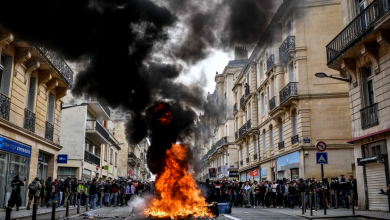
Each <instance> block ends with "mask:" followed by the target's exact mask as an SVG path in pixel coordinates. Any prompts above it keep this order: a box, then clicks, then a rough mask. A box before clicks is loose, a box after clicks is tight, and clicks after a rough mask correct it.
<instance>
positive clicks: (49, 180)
mask: <svg viewBox="0 0 390 220" xmlns="http://www.w3.org/2000/svg"><path fill="white" fill-rule="evenodd" d="M52 181H53V179H52V177H51V176H49V177H48V178H47V180H46V182H45V186H46V197H45V204H46V205H48V203H49V200H50V194H51V193H50V192H51V183H52Z"/></svg>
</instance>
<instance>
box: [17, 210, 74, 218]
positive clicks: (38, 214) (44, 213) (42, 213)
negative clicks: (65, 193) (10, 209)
mask: <svg viewBox="0 0 390 220" xmlns="http://www.w3.org/2000/svg"><path fill="white" fill-rule="evenodd" d="M38 210H39V209H38ZM56 212H66V209H64V210H56ZM48 213H51V211H45V212H41V213H37V216H40V215H46V214H48ZM26 217H32V213H31V214H28V215H23V216H16V217H15V216H12V213H11V220H12V219H19V218H26Z"/></svg>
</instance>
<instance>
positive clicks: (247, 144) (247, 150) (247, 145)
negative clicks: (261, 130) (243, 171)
mask: <svg viewBox="0 0 390 220" xmlns="http://www.w3.org/2000/svg"><path fill="white" fill-rule="evenodd" d="M246 158H249V142H246Z"/></svg>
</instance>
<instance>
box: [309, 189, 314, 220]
mask: <svg viewBox="0 0 390 220" xmlns="http://www.w3.org/2000/svg"><path fill="white" fill-rule="evenodd" d="M311 200H312V199H311V192H309V205H310V216H313V206H312V202H311Z"/></svg>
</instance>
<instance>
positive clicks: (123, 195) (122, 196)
mask: <svg viewBox="0 0 390 220" xmlns="http://www.w3.org/2000/svg"><path fill="white" fill-rule="evenodd" d="M119 195H120V198H121V199H120V200H121V206H123V205H124V204H125V200H126V186H125V183H123V182H122V183H121V189H120V191H119Z"/></svg>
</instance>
